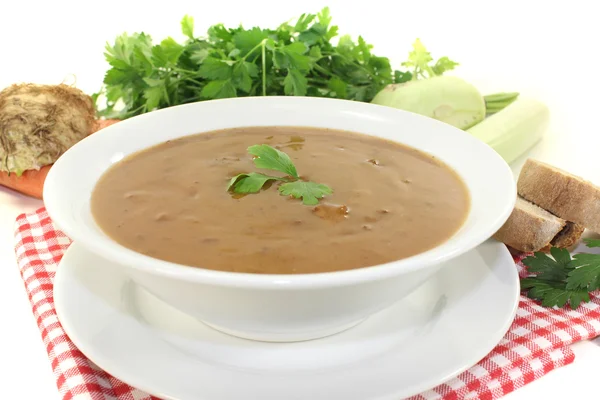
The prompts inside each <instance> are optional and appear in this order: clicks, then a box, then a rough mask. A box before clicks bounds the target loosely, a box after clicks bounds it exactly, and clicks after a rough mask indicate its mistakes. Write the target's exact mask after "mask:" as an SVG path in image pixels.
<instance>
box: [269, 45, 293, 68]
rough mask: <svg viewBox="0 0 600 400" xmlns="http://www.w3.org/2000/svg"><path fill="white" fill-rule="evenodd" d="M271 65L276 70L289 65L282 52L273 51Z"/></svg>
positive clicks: (278, 50) (286, 57)
mask: <svg viewBox="0 0 600 400" xmlns="http://www.w3.org/2000/svg"><path fill="white" fill-rule="evenodd" d="M273 65H274V66H275V68H277V69H286V68H287V67H288V66H289V65H290V64H289V58H288V56H287V55H286V54H285V52H284V51H283V50H280V49H274V50H273Z"/></svg>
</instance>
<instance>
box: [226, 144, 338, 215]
mask: <svg viewBox="0 0 600 400" xmlns="http://www.w3.org/2000/svg"><path fill="white" fill-rule="evenodd" d="M248 153H250V154H251V155H253V156H254V165H256V167H257V168H262V169H270V170H273V171H279V172H283V173H284V174H286V176H284V177H278V176H270V175H265V174H260V173H257V172H249V173H247V174H239V175H237V176H234V177H233V178H231V179H230V181H229V185H228V186H227V190H228V191H232V192H234V193H242V194H248V193H258V192H259V191H260V190H261V189H262V188H263V186H264V185H265V184H266V183H267V182H271V181H280V182H284V183H283V184H281V185H280V186H279V193H281V194H282V195H284V196H292V197H294V198H296V199H302V202H303V203H304V204H306V205H315V204H318V203H319V199H322V198H323V197H324V196H325V195H327V194H331V193H333V190H331V188H330V187H329V186H327V185H324V184H322V183H315V182H306V181H303V180H301V179H300V176H299V175H298V171H297V170H296V166H295V165H294V163H293V162H292V160H291V159H290V157H289V156H288V155H287V154H286V153H284V152H283V151H280V150H277V149H276V148H273V147H271V146H269V145H266V144H260V145H254V146H250V147H248Z"/></svg>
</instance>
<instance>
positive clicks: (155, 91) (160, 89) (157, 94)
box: [144, 85, 164, 111]
mask: <svg viewBox="0 0 600 400" xmlns="http://www.w3.org/2000/svg"><path fill="white" fill-rule="evenodd" d="M163 95H164V86H163V85H157V86H150V87H149V88H147V89H145V90H144V98H145V99H146V109H147V110H148V111H152V110H154V109H155V108H157V107H158V105H159V104H160V101H161V99H162V97H163Z"/></svg>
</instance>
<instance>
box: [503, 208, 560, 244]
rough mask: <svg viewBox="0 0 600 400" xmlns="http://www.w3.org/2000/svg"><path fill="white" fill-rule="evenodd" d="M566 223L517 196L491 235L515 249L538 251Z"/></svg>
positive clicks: (548, 242) (550, 240)
mask: <svg viewBox="0 0 600 400" xmlns="http://www.w3.org/2000/svg"><path fill="white" fill-rule="evenodd" d="M566 225H567V222H566V221H565V220H563V219H561V218H558V217H556V216H554V215H552V214H550V213H549V212H548V211H546V210H544V209H542V208H540V207H538V206H536V205H535V204H532V203H530V202H529V201H527V200H525V199H523V198H522V197H518V198H517V202H516V204H515V208H514V210H513V212H512V214H511V215H510V217H508V220H507V221H506V223H505V224H504V225H503V226H502V228H500V230H498V232H496V233H495V234H494V236H493V237H494V239H496V240H499V241H501V242H502V243H504V244H506V245H508V246H510V247H512V248H513V249H515V250H519V251H523V252H531V251H540V250H541V249H543V248H544V247H546V246H548V245H549V244H550V242H552V240H553V239H554V238H555V237H556V236H557V235H558V234H559V233H560V232H561V231H562V230H563V228H564V227H565V226H566Z"/></svg>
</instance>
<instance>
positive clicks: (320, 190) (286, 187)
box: [279, 181, 333, 205]
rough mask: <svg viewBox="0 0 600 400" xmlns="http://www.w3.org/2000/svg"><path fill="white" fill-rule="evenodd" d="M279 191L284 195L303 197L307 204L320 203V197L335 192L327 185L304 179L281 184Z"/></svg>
mask: <svg viewBox="0 0 600 400" xmlns="http://www.w3.org/2000/svg"><path fill="white" fill-rule="evenodd" d="M279 192H280V193H281V194H282V195H284V196H292V197H294V198H296V199H300V198H302V202H303V203H304V204H306V205H315V204H318V203H319V199H322V198H323V197H324V196H325V195H326V194H331V193H333V191H332V190H331V188H330V187H329V186H327V185H323V184H321V183H315V182H304V181H295V182H288V183H284V184H283V185H281V186H279Z"/></svg>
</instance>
